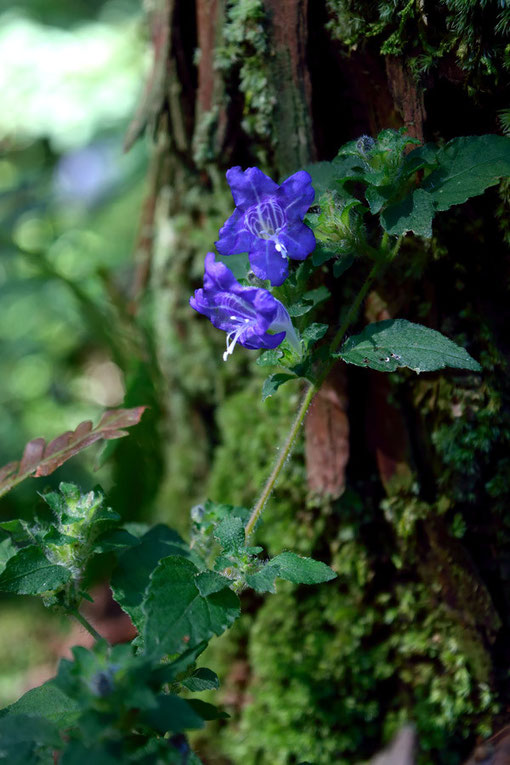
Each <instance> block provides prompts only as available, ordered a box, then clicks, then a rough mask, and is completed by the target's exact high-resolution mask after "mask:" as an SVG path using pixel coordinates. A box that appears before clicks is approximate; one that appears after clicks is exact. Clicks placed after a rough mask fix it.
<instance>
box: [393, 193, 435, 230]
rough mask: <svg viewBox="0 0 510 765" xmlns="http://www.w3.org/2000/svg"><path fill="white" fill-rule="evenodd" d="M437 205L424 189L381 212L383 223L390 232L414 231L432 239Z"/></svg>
mask: <svg viewBox="0 0 510 765" xmlns="http://www.w3.org/2000/svg"><path fill="white" fill-rule="evenodd" d="M434 213H435V207H434V200H433V198H432V196H431V195H430V194H429V193H428V192H427V191H424V190H423V189H415V191H414V192H413V193H412V194H410V195H409V196H407V197H405V198H404V199H402V200H400V201H399V202H396V203H395V204H391V205H389V206H388V207H387V208H386V209H385V210H384V211H383V213H382V214H381V223H382V225H383V228H384V229H385V231H387V232H388V234H393V235H394V236H400V235H401V234H406V233H407V232H408V231H413V232H414V233H415V234H416V235H417V236H423V237H425V238H426V239H430V237H431V236H432V220H433V218H434Z"/></svg>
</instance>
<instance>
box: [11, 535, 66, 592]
mask: <svg viewBox="0 0 510 765" xmlns="http://www.w3.org/2000/svg"><path fill="white" fill-rule="evenodd" d="M70 578H71V572H70V571H68V569H67V568H65V567H64V566H58V565H56V564H55V563H50V561H49V560H48V559H47V558H46V556H45V555H44V553H43V551H42V550H41V549H40V548H39V547H36V546H35V545H29V546H28V547H23V548H22V549H21V550H18V552H17V553H16V555H14V556H13V557H12V558H9V560H8V561H7V564H6V566H5V569H4V571H3V572H2V574H1V575H0V591H1V592H16V593H17V594H18V595H40V594H41V593H42V592H47V591H49V590H55V589H57V588H59V587H62V586H63V585H64V584H66V582H68V581H69V579H70Z"/></svg>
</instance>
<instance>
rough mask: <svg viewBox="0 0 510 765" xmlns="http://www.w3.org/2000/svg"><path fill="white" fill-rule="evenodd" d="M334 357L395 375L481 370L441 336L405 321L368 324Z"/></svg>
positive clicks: (450, 341)
mask: <svg viewBox="0 0 510 765" xmlns="http://www.w3.org/2000/svg"><path fill="white" fill-rule="evenodd" d="M335 357H336V358H341V359H343V360H344V361H346V362H347V363H348V364H355V365H356V366H361V367H370V368H371V369H376V370H377V371H379V372H394V371H395V370H396V369H398V368H399V367H409V369H412V370H413V371H414V372H418V373H420V372H433V371H435V370H437V369H443V368H444V367H454V368H456V369H470V370H471V371H473V372H479V371H480V369H481V367H480V364H479V363H478V362H477V361H475V360H474V359H473V358H472V357H471V356H470V355H469V353H468V352H467V351H466V350H465V349H464V348H461V347H460V346H458V345H456V344H455V343H454V342H453V341H452V340H450V339H449V338H447V337H445V336H444V335H442V334H441V333H440V332H437V331H436V330H435V329H429V327H423V326H422V325H421V324H413V323H412V322H410V321H406V320H405V319H388V320H386V321H378V322H374V323H373V324H369V325H368V327H366V328H365V329H364V330H363V332H361V333H360V334H359V335H354V336H353V337H350V338H349V339H348V340H347V341H346V342H345V343H344V345H343V347H342V348H341V349H340V351H339V353H338V354H335Z"/></svg>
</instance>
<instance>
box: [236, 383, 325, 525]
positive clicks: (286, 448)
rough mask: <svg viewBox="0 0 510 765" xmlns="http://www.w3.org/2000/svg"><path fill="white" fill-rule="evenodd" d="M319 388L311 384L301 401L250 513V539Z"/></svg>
mask: <svg viewBox="0 0 510 765" xmlns="http://www.w3.org/2000/svg"><path fill="white" fill-rule="evenodd" d="M317 390H318V388H316V387H315V385H310V387H309V388H308V390H307V391H306V393H305V396H304V398H303V400H302V402H301V406H300V407H299V409H298V412H297V414H296V417H295V419H294V422H293V423H292V427H291V429H290V431H289V434H288V436H287V438H286V439H285V443H284V445H283V448H282V450H281V452H280V454H279V455H278V459H277V460H276V462H275V465H274V467H273V470H272V471H271V475H270V476H269V478H268V479H267V481H266V485H265V486H264V488H263V490H262V494H261V495H260V497H259V499H258V502H257V504H256V505H255V507H254V508H253V510H252V513H251V515H250V519H249V521H248V523H247V524H246V528H245V536H246V539H248V537H249V536H250V534H251V533H252V532H253V529H254V528H255V525H256V523H257V521H258V519H259V518H260V516H261V515H262V511H263V509H264V506H265V504H266V502H267V500H268V499H269V496H270V494H271V492H272V491H273V489H274V486H275V483H276V481H277V480H278V476H279V475H280V473H281V470H282V468H283V466H284V464H285V461H286V459H287V457H288V456H289V454H290V452H291V450H292V447H293V446H294V441H295V440H296V436H297V434H298V433H299V429H300V428H301V425H302V423H303V420H304V419H305V414H306V412H307V409H308V407H309V406H310V402H311V400H312V398H313V397H314V396H315V394H316V393H317Z"/></svg>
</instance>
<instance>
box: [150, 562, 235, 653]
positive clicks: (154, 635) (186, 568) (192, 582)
mask: <svg viewBox="0 0 510 765" xmlns="http://www.w3.org/2000/svg"><path fill="white" fill-rule="evenodd" d="M199 576H200V572H199V570H198V569H197V567H196V566H195V565H194V564H193V563H192V562H191V561H190V560H188V559H187V558H183V557H180V556H177V555H176V556H171V557H168V558H164V559H163V560H161V561H160V562H159V564H158V566H157V568H156V570H155V571H154V573H153V575H152V577H151V581H150V584H149V587H148V589H147V594H146V597H145V600H144V604H143V609H144V612H145V614H146V619H145V626H144V638H145V648H146V651H147V652H148V653H154V654H159V655H163V654H167V653H178V652H180V651H182V650H183V648H185V647H186V646H187V645H189V646H193V645H195V644H196V643H199V642H200V641H202V640H209V638H211V637H212V636H213V635H221V633H222V632H224V631H225V630H226V629H228V627H230V625H231V624H232V623H233V622H234V621H235V620H236V619H237V617H238V616H239V613H240V608H239V599H238V597H237V596H236V595H235V594H234V593H233V592H232V590H230V589H229V588H228V587H224V588H223V589H220V590H219V591H214V590H216V587H217V586H218V584H219V582H220V580H222V579H223V578H222V577H219V574H215V575H212V574H210V575H209V577H206V574H202V575H201V578H200V579H199V581H198V583H197V579H198V577H199ZM213 576H214V579H213V578H212V577H213ZM204 577H206V578H204ZM223 581H227V580H224V579H223ZM199 585H200V588H199ZM213 585H214V586H213ZM211 589H212V590H213V591H212V592H211ZM201 590H202V592H211V594H208V595H205V596H204V595H202V594H201Z"/></svg>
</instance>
